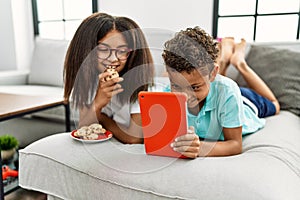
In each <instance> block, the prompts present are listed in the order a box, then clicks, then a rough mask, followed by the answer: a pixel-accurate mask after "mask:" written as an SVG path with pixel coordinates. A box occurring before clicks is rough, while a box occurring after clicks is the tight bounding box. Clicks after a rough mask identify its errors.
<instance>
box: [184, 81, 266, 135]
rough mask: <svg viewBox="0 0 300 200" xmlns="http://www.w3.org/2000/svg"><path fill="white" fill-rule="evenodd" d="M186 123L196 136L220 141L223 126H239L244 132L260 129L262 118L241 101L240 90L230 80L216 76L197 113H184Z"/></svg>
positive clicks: (262, 125)
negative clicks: (186, 114) (185, 114)
mask: <svg viewBox="0 0 300 200" xmlns="http://www.w3.org/2000/svg"><path fill="white" fill-rule="evenodd" d="M188 124H189V126H194V128H195V132H196V134H197V135H198V136H199V137H202V138H206V139H211V140H224V134H223V131H222V129H223V127H225V128H234V127H239V126H242V134H243V135H246V134H249V133H254V132H256V131H257V130H259V129H261V128H263V127H264V125H265V119H262V118H259V117H258V116H256V115H255V113H254V112H253V111H252V110H251V108H249V107H248V106H247V105H245V104H243V100H242V96H241V92H240V89H239V87H238V85H237V84H236V83H235V82H234V81H233V80H231V79H229V78H227V77H224V76H221V75H217V76H216V78H215V80H214V81H213V82H211V83H210V91H209V94H208V96H207V97H206V100H205V103H204V105H203V107H202V109H201V110H200V112H199V113H198V115H197V116H195V115H193V114H191V113H189V112H188Z"/></svg>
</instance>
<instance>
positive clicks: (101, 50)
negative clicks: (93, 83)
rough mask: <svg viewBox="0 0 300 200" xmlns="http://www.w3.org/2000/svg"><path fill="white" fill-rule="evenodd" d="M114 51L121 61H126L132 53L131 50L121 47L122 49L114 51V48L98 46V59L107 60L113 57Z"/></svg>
mask: <svg viewBox="0 0 300 200" xmlns="http://www.w3.org/2000/svg"><path fill="white" fill-rule="evenodd" d="M112 51H114V52H115V56H116V57H117V58H118V59H119V60H126V59H127V58H128V56H129V54H130V52H131V51H132V49H129V48H127V47H120V48H116V49H112V48H109V47H106V46H98V47H97V54H98V58H99V59H103V60H105V59H107V58H109V57H110V56H111V54H112Z"/></svg>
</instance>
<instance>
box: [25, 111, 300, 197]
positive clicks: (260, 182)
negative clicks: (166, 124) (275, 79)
mask: <svg viewBox="0 0 300 200" xmlns="http://www.w3.org/2000/svg"><path fill="white" fill-rule="evenodd" d="M299 120H300V119H299V117H297V116H296V115H294V114H292V113H290V112H287V111H282V112H281V113H280V114H279V115H277V116H272V117H269V118H267V124H266V127H265V128H264V129H262V130H260V131H259V132H257V133H255V134H252V135H249V136H247V137H245V138H244V140H243V147H244V149H243V153H242V154H240V155H236V156H229V157H219V158H214V157H210V158H197V159H194V160H189V159H175V158H169V157H158V156H150V155H146V154H145V151H144V146H143V145H142V144H134V145H125V144H121V143H119V142H118V141H116V140H115V139H111V140H108V141H106V142H100V143H89V144H88V143H82V142H78V141H76V140H74V139H72V138H71V137H70V133H61V134H56V135H53V136H49V137H47V138H43V139H41V140H39V141H37V142H35V143H33V144H31V145H29V146H27V147H26V148H25V149H22V150H20V152H19V153H20V161H19V182H20V186H21V187H24V188H27V189H33V190H37V191H41V192H44V193H46V194H50V195H52V196H55V197H59V198H61V199H120V198H122V199H139V200H142V199H214V200H218V199H222V200H226V199H228V200H229V199H230V200H231V199H244V200H250V199H290V200H294V199H298V197H299V196H300V190H299V188H300V179H299V177H300V175H299V174H300V134H299V130H300V123H299ZM287 127H288V128H287ZM283 133H284V134H283Z"/></svg>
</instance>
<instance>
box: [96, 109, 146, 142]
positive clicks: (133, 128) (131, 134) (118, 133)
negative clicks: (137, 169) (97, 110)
mask: <svg viewBox="0 0 300 200" xmlns="http://www.w3.org/2000/svg"><path fill="white" fill-rule="evenodd" d="M99 119H100V120H99V122H100V123H101V124H102V125H103V126H104V127H105V128H106V129H108V130H110V131H111V132H112V133H113V135H114V137H115V138H117V139H118V140H120V141H121V142H123V143H126V144H136V143H143V141H144V139H143V132H142V127H141V116H140V114H138V113H136V114H131V119H130V125H129V127H128V128H127V127H125V126H122V125H120V124H117V123H116V122H115V121H114V120H113V119H111V118H109V117H108V116H107V115H105V114H104V113H101V114H100V118H99Z"/></svg>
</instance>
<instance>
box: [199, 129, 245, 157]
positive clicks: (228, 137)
mask: <svg viewBox="0 0 300 200" xmlns="http://www.w3.org/2000/svg"><path fill="white" fill-rule="evenodd" d="M223 133H224V141H216V142H207V141H201V142H200V149H199V154H198V156H201V157H204V156H232V155H236V154H240V153H241V152H242V127H237V128H223Z"/></svg>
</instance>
